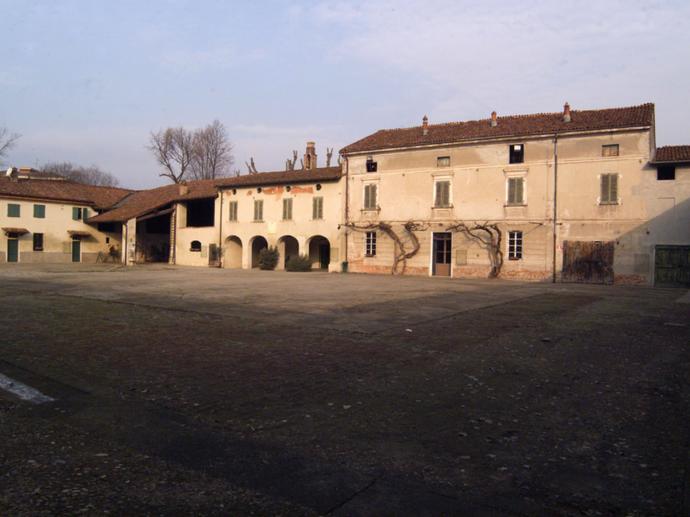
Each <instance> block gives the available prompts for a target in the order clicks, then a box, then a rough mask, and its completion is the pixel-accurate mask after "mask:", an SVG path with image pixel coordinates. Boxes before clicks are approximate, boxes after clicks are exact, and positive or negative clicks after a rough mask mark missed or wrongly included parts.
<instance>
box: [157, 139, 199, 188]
mask: <svg viewBox="0 0 690 517" xmlns="http://www.w3.org/2000/svg"><path fill="white" fill-rule="evenodd" d="M148 149H149V150H150V151H151V152H152V153H153V155H154V157H155V158H156V161H157V162H158V164H159V165H160V166H161V167H162V168H163V172H162V173H161V174H159V176H161V177H163V178H170V179H171V180H172V181H173V183H181V182H182V181H184V180H185V179H186V178H185V174H186V173H187V169H189V168H190V166H191V165H192V161H193V160H194V133H193V132H192V131H187V130H186V129H185V128H183V127H169V128H167V129H162V130H160V131H158V132H157V133H153V132H152V133H151V138H150V140H149V145H148Z"/></svg>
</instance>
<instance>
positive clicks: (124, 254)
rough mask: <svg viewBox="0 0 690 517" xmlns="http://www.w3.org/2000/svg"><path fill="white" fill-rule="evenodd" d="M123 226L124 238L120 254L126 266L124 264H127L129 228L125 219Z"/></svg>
mask: <svg viewBox="0 0 690 517" xmlns="http://www.w3.org/2000/svg"><path fill="white" fill-rule="evenodd" d="M123 226H124V227H125V240H124V242H123V246H122V249H123V253H122V256H123V257H124V259H125V266H126V265H127V248H129V246H128V244H129V240H128V238H129V228H128V227H127V222H126V221H125V224H124V225H123Z"/></svg>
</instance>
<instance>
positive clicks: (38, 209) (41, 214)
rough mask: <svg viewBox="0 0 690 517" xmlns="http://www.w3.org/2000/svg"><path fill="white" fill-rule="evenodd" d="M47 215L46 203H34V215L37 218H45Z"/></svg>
mask: <svg viewBox="0 0 690 517" xmlns="http://www.w3.org/2000/svg"><path fill="white" fill-rule="evenodd" d="M45 216H46V206H45V205H34V217H35V218H36V219H44V218H45Z"/></svg>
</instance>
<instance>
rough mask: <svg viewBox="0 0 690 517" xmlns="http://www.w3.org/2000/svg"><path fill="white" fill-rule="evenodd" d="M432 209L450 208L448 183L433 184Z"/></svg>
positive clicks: (443, 181)
mask: <svg viewBox="0 0 690 517" xmlns="http://www.w3.org/2000/svg"><path fill="white" fill-rule="evenodd" d="M434 207H436V208H448V207H450V181H449V180H440V181H437V182H435V186H434Z"/></svg>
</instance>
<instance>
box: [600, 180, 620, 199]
mask: <svg viewBox="0 0 690 517" xmlns="http://www.w3.org/2000/svg"><path fill="white" fill-rule="evenodd" d="M600 203H601V204H602V205H615V204H617V203H618V174H602V175H601V201H600Z"/></svg>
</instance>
